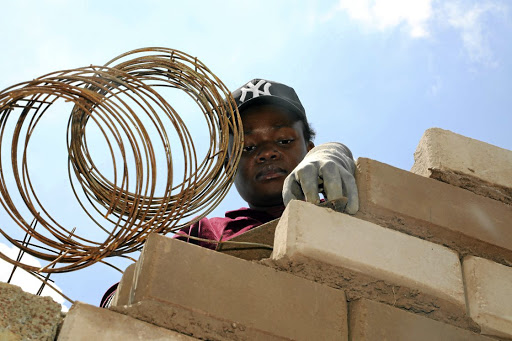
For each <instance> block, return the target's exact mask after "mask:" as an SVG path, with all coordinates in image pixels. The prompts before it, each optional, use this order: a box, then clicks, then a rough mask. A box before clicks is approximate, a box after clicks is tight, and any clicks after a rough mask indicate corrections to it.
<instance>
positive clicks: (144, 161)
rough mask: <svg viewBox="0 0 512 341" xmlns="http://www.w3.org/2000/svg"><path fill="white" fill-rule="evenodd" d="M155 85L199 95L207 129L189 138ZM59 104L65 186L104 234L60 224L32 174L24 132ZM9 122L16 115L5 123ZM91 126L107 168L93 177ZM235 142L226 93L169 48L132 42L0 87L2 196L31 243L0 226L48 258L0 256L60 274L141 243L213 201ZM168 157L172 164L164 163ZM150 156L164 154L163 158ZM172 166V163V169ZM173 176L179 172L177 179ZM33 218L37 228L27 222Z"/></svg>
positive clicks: (231, 168) (226, 181)
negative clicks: (202, 144)
mask: <svg viewBox="0 0 512 341" xmlns="http://www.w3.org/2000/svg"><path fill="white" fill-rule="evenodd" d="M164 89H177V90H179V91H181V92H183V93H185V94H186V95H188V96H189V97H190V98H191V99H192V100H193V101H194V102H195V103H196V104H197V107H199V109H200V110H201V112H202V117H204V120H205V122H206V126H207V127H208V131H209V136H192V134H191V133H190V131H189V129H187V126H186V125H185V123H184V121H183V119H182V118H181V117H180V115H179V114H178V112H177V111H176V110H175V109H174V108H173V107H172V105H171V103H169V101H167V100H166V98H165V96H164V95H163V94H162V92H163V91H162V90H164ZM164 92H165V91H164ZM58 101H69V102H72V103H73V105H74V106H73V109H72V110H71V112H70V113H69V119H68V124H67V131H63V132H60V133H62V134H66V141H67V151H68V176H69V184H70V186H71V189H72V191H73V193H74V196H75V197H76V199H77V202H78V203H79V205H80V206H81V207H82V209H83V210H84V212H85V213H86V214H87V216H88V217H89V218H90V221H89V222H88V224H89V225H90V226H94V227H95V228H98V229H100V230H102V231H103V232H104V233H105V234H106V238H104V239H102V240H95V239H91V238H90V237H86V236H83V235H81V233H80V230H79V229H77V230H76V231H71V227H68V226H64V225H63V224H61V223H59V221H58V220H57V219H55V218H54V217H53V216H52V214H51V212H50V211H49V210H48V209H46V208H45V206H44V202H43V200H40V198H39V197H38V195H37V194H36V192H37V191H36V189H35V188H34V186H33V183H32V181H31V179H30V175H29V162H28V159H29V158H28V154H27V149H28V146H29V143H30V141H31V137H32V136H33V134H34V131H35V130H36V128H37V127H38V124H39V123H40V122H42V121H43V120H44V119H45V116H46V115H47V113H48V112H49V111H51V109H52V105H54V104H55V103H57V102H58ZM10 120H16V123H15V125H14V128H13V129H10V127H11V126H13V125H12V124H9V123H10V122H11V121H10ZM90 124H94V125H95V126H96V127H98V129H99V131H101V134H103V138H104V141H106V142H105V143H106V145H107V146H108V147H107V148H106V153H107V154H109V155H110V157H111V165H112V169H113V172H112V174H109V175H106V174H103V173H102V172H101V170H100V167H98V166H97V165H96V164H95V162H94V161H93V157H92V155H91V147H90V146H89V144H88V142H89V140H88V137H87V132H88V128H87V127H88V125H90ZM58 133H59V132H55V134H58ZM171 133H172V134H171ZM170 135H172V136H173V137H174V139H171V138H170ZM230 135H231V143H230ZM197 139H208V140H209V142H210V143H209V148H208V149H207V151H206V153H205V154H204V157H199V156H198V155H197V150H196V147H195V145H194V140H196V141H197ZM176 141H179V143H177V142H176ZM171 144H173V145H172V146H171ZM178 144H180V145H179V146H178ZM242 145H243V132H242V129H241V120H240V117H239V115H238V111H237V108H236V104H235V101H234V99H233V98H232V96H231V94H230V91H229V90H228V89H227V87H226V86H225V85H224V84H223V83H222V82H221V80H220V79H219V78H218V77H217V76H215V75H214V74H213V73H212V72H211V71H210V70H209V69H208V68H207V67H206V66H205V65H204V64H203V63H201V62H200V61H199V60H198V59H197V58H194V57H192V56H190V55H187V54H185V53H183V52H180V51H177V50H173V49H168V48H145V49H138V50H134V51H130V52H127V53H125V54H122V55H120V56H118V57H116V58H114V59H112V60H111V61H109V62H108V63H107V64H106V65H105V66H89V67H82V68H77V69H72V70H64V71H58V72H53V73H50V74H47V75H44V76H42V77H38V78H36V79H34V80H32V81H28V82H24V83H20V84H17V85H14V86H12V87H9V88H7V89H5V90H3V91H2V92H0V204H1V205H2V206H3V208H4V209H5V211H6V212H7V214H8V215H9V216H10V218H11V219H12V221H13V222H15V223H16V225H17V226H19V227H20V228H21V229H22V231H23V233H26V234H29V235H31V236H32V238H33V239H35V240H36V241H37V242H38V243H37V245H36V244H34V243H32V244H29V245H26V244H23V243H21V242H20V241H19V240H17V239H16V238H14V237H11V236H10V233H8V231H6V230H4V229H3V227H2V225H0V233H2V235H3V236H4V237H5V238H6V239H8V240H9V241H10V242H11V243H12V244H13V245H14V246H16V247H17V248H19V249H21V250H23V251H25V252H27V253H29V254H30V255H33V256H35V257H37V258H40V259H43V260H45V261H46V264H45V265H44V266H43V267H42V268H37V267H34V266H31V265H28V264H23V263H22V262H20V261H16V260H13V259H10V258H9V257H7V256H6V255H4V254H2V253H0V258H2V259H4V260H6V261H9V262H11V263H12V264H14V265H16V266H19V267H22V268H24V269H26V270H31V271H38V272H48V273H50V272H68V271H73V270H77V269H81V268H84V267H86V266H89V265H91V264H93V263H95V262H98V261H101V260H103V259H104V258H105V257H111V256H119V255H124V254H127V253H130V252H133V251H136V250H139V249H140V248H141V246H142V245H143V243H144V241H145V239H146V238H147V236H148V234H149V233H153V232H157V233H168V232H172V231H176V230H178V229H180V228H182V227H184V226H188V225H190V224H191V223H193V222H195V221H197V220H198V219H200V218H202V217H204V216H206V215H207V214H208V213H209V212H211V211H212V210H213V209H214V208H215V207H216V206H217V205H218V203H219V202H220V201H221V200H222V199H223V198H224V196H225V195H226V193H227V191H228V190H229V187H230V185H231V184H232V181H233V176H234V173H235V171H236V167H237V164H238V160H239V158H240V155H241V151H242ZM4 146H5V147H4ZM9 146H10V148H9ZM171 147H172V151H171ZM159 152H160V153H161V154H162V153H163V155H157V153H159ZM9 154H10V158H9V157H8V155H9ZM176 154H179V155H181V156H182V158H183V161H182V162H183V163H182V164H178V165H177V164H175V163H174V162H173V155H176ZM6 155H7V156H6ZM118 155H122V157H121V159H120V160H119V157H118ZM5 159H7V160H9V159H10V167H5V164H2V163H3V162H4V161H5ZM157 159H161V160H165V161H164V166H162V165H161V164H158V163H157ZM3 166H4V167H3ZM31 166H32V164H31ZM176 167H182V168H180V171H179V172H177V171H176ZM10 168H12V173H13V174H12V176H13V177H14V179H15V187H16V190H17V191H18V193H19V196H20V197H21V198H22V201H23V203H24V207H23V208H22V209H20V207H19V206H20V202H19V201H16V200H14V199H13V198H12V196H11V194H12V190H13V188H12V186H9V182H8V181H6V180H5V178H6V174H4V170H6V169H10ZM162 171H163V172H166V183H165V185H164V186H163V188H157V173H159V172H162ZM178 173H180V174H181V173H183V177H182V178H180V179H176V174H178ZM162 193H163V194H162ZM33 219H36V221H37V223H38V225H39V227H38V231H35V229H32V228H31V226H30V222H31V221H32V220H33Z"/></svg>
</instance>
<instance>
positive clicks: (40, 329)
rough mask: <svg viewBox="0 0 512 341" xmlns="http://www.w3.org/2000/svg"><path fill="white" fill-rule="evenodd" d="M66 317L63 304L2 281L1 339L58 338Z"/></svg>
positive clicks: (0, 286) (0, 288)
mask: <svg viewBox="0 0 512 341" xmlns="http://www.w3.org/2000/svg"><path fill="white" fill-rule="evenodd" d="M61 320H62V318H61V305H60V304H58V303H56V302H55V301H53V300H52V299H51V298H50V297H47V296H46V297H42V296H36V295H32V294H29V293H26V292H24V291H23V290H21V288H20V287H18V286H15V285H10V284H7V283H3V282H0V339H1V340H54V339H55V335H56V333H57V327H58V325H59V323H60V321H61Z"/></svg>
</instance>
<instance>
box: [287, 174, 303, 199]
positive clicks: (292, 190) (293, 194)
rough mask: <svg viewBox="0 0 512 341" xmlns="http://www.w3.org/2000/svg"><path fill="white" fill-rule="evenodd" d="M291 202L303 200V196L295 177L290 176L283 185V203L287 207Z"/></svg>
mask: <svg viewBox="0 0 512 341" xmlns="http://www.w3.org/2000/svg"><path fill="white" fill-rule="evenodd" d="M292 200H304V194H303V193H302V190H301V189H300V185H299V183H298V182H297V180H296V179H295V175H294V174H293V173H292V174H290V175H289V176H288V177H287V178H286V180H285V181H284V184H283V203H284V205H285V206H286V205H288V203H289V202H290V201H292Z"/></svg>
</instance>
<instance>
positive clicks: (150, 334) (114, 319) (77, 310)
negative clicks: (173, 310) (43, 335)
mask: <svg viewBox="0 0 512 341" xmlns="http://www.w3.org/2000/svg"><path fill="white" fill-rule="evenodd" d="M57 340H58V341H68V340H69V341H82V340H83V341H90V340H94V341H102V340H105V341H130V340H144V341H145V340H162V341H163V340H173V341H188V340H197V339H196V338H193V337H190V336H187V335H183V334H180V333H178V332H175V331H172V330H168V329H165V328H161V327H157V326H154V325H152V324H149V323H146V322H143V321H139V320H136V319H134V318H131V317H129V316H126V315H123V314H118V313H115V312H113V311H110V310H108V309H103V308H98V307H94V306H91V305H88V304H85V303H81V302H77V303H75V304H74V305H73V306H72V307H71V309H70V310H69V312H68V314H67V316H66V318H65V320H64V323H63V325H62V328H61V330H60V333H59V337H58V339H57Z"/></svg>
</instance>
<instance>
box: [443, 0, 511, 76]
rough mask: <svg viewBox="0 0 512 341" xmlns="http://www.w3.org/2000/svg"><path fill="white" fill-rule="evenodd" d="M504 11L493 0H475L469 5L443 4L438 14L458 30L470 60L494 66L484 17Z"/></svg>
mask: <svg viewBox="0 0 512 341" xmlns="http://www.w3.org/2000/svg"><path fill="white" fill-rule="evenodd" d="M505 12H506V8H505V7H504V6H503V5H500V4H498V3H494V2H477V3H475V4H473V5H471V6H469V5H467V4H465V5H462V4H461V3H460V2H450V3H447V4H445V5H444V7H443V10H442V13H441V14H440V16H441V17H442V19H444V20H445V21H446V22H447V23H448V25H449V26H451V27H453V28H455V29H457V30H459V31H460V37H461V39H462V42H463V44H464V49H465V51H466V53H467V55H468V56H469V58H470V60H471V61H472V62H474V63H481V64H484V65H487V66H496V64H497V62H496V60H495V58H494V55H493V52H492V49H491V47H490V43H489V40H488V39H487V35H488V27H487V26H486V25H485V20H484V19H485V17H486V16H488V15H491V14H505Z"/></svg>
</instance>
